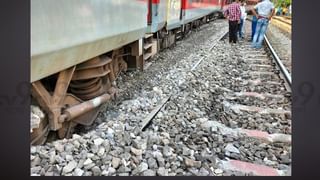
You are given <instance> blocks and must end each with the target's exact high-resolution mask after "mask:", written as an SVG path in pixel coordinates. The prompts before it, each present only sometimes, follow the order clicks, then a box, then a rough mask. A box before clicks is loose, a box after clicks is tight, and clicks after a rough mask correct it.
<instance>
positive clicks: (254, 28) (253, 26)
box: [251, 16, 257, 40]
mask: <svg viewBox="0 0 320 180" xmlns="http://www.w3.org/2000/svg"><path fill="white" fill-rule="evenodd" d="M256 27H257V19H256V17H255V16H254V17H253V19H252V24H251V29H252V33H251V40H253V36H254V34H255V32H256Z"/></svg>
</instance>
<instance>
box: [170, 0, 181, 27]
mask: <svg viewBox="0 0 320 180" xmlns="http://www.w3.org/2000/svg"><path fill="white" fill-rule="evenodd" d="M181 8H182V4H181V0H168V9H167V30H171V29H174V28H178V27H179V26H180V25H181V23H180V22H181V19H180V17H181Z"/></svg>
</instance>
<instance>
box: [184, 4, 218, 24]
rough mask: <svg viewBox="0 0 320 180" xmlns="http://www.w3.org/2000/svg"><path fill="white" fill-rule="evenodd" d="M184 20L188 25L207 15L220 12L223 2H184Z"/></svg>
mask: <svg viewBox="0 0 320 180" xmlns="http://www.w3.org/2000/svg"><path fill="white" fill-rule="evenodd" d="M184 1H185V2H184V7H183V11H184V20H183V23H184V24H185V23H189V22H191V21H194V20H196V19H199V18H201V17H203V16H206V15H208V14H211V13H214V12H217V11H219V10H221V5H222V3H223V0H200V1H199V0H184Z"/></svg>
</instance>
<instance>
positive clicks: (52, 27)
mask: <svg viewBox="0 0 320 180" xmlns="http://www.w3.org/2000/svg"><path fill="white" fill-rule="evenodd" d="M146 16H147V1H142V0H130V1H128V0H107V1H106V0H67V1H66V0H31V84H32V89H31V90H32V91H31V92H32V97H33V100H34V101H33V102H35V103H34V105H36V107H41V110H43V111H44V112H45V117H41V116H40V117H39V116H37V115H36V114H32V118H31V128H32V129H31V131H32V134H31V139H32V143H41V142H43V141H44V139H45V135H46V134H47V133H48V131H49V130H51V131H57V132H58V135H59V137H66V136H68V134H70V133H71V131H70V130H71V129H72V127H73V126H75V125H76V124H83V125H89V124H91V123H92V121H93V120H94V119H95V117H96V116H97V114H98V110H97V109H98V107H99V106H100V105H101V104H102V103H104V102H106V101H108V100H110V99H112V97H113V96H114V94H115V88H114V87H113V85H112V83H113V82H114V81H115V79H116V77H117V76H118V74H119V72H121V71H122V70H126V69H127V67H128V65H130V64H132V61H131V60H130V58H131V59H137V60H139V59H141V56H142V52H141V51H139V49H141V44H142V43H141V40H142V38H143V36H144V34H145V32H146V29H147V18H146ZM126 54H130V55H126ZM135 62H137V61H135Z"/></svg>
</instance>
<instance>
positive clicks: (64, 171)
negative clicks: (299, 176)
mask: <svg viewBox="0 0 320 180" xmlns="http://www.w3.org/2000/svg"><path fill="white" fill-rule="evenodd" d="M218 30H219V31H218ZM226 31H227V23H226V22H223V21H218V22H215V23H210V24H207V25H204V26H203V27H201V28H200V29H199V31H198V32H197V33H192V34H191V35H190V36H189V37H188V38H186V39H185V40H182V41H179V42H177V45H176V46H175V47H174V48H172V49H170V50H165V51H163V52H161V53H160V54H159V55H158V56H157V57H155V58H154V60H153V61H151V62H152V64H151V65H150V66H149V68H148V69H147V70H146V71H145V72H144V73H143V74H142V73H140V72H131V73H127V74H125V75H123V76H120V77H119V79H118V80H117V81H119V82H118V86H119V90H120V94H119V99H118V100H116V101H115V102H114V103H111V104H109V106H108V108H107V109H106V110H105V112H103V113H101V114H100V116H99V118H98V121H97V122H96V124H94V126H93V127H91V128H88V129H86V132H82V133H79V135H76V134H75V135H74V136H73V138H72V139H65V140H59V141H55V142H52V143H47V144H46V145H43V146H37V147H32V148H31V167H32V168H31V173H33V174H41V175H79V174H81V175H85V176H87V175H120V176H128V175H160V176H166V175H171V176H175V175H200V176H207V175H213V176H221V175H226V176H227V175H287V174H290V166H291V135H290V134H291V112H290V108H291V100H290V97H289V96H290V93H288V91H287V89H286V87H285V86H284V84H285V81H284V80H281V77H280V76H279V74H278V72H279V71H278V70H277V68H276V67H275V65H276V64H275V63H274V62H272V61H271V60H272V58H271V56H270V54H269V52H268V51H265V50H264V49H262V50H253V49H251V48H250V44H249V43H248V42H244V41H243V42H241V44H240V45H239V44H238V45H235V46H233V45H230V44H229V43H228V40H227V39H226V36H225V35H226V33H225V32H226ZM169 63H170V66H168V64H169ZM139 73H140V74H139ZM145 119H147V120H148V122H146V121H144V120H145ZM142 126H144V127H142ZM71 156H72V157H71ZM39 167H40V168H39ZM70 169H71V170H70Z"/></svg>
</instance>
